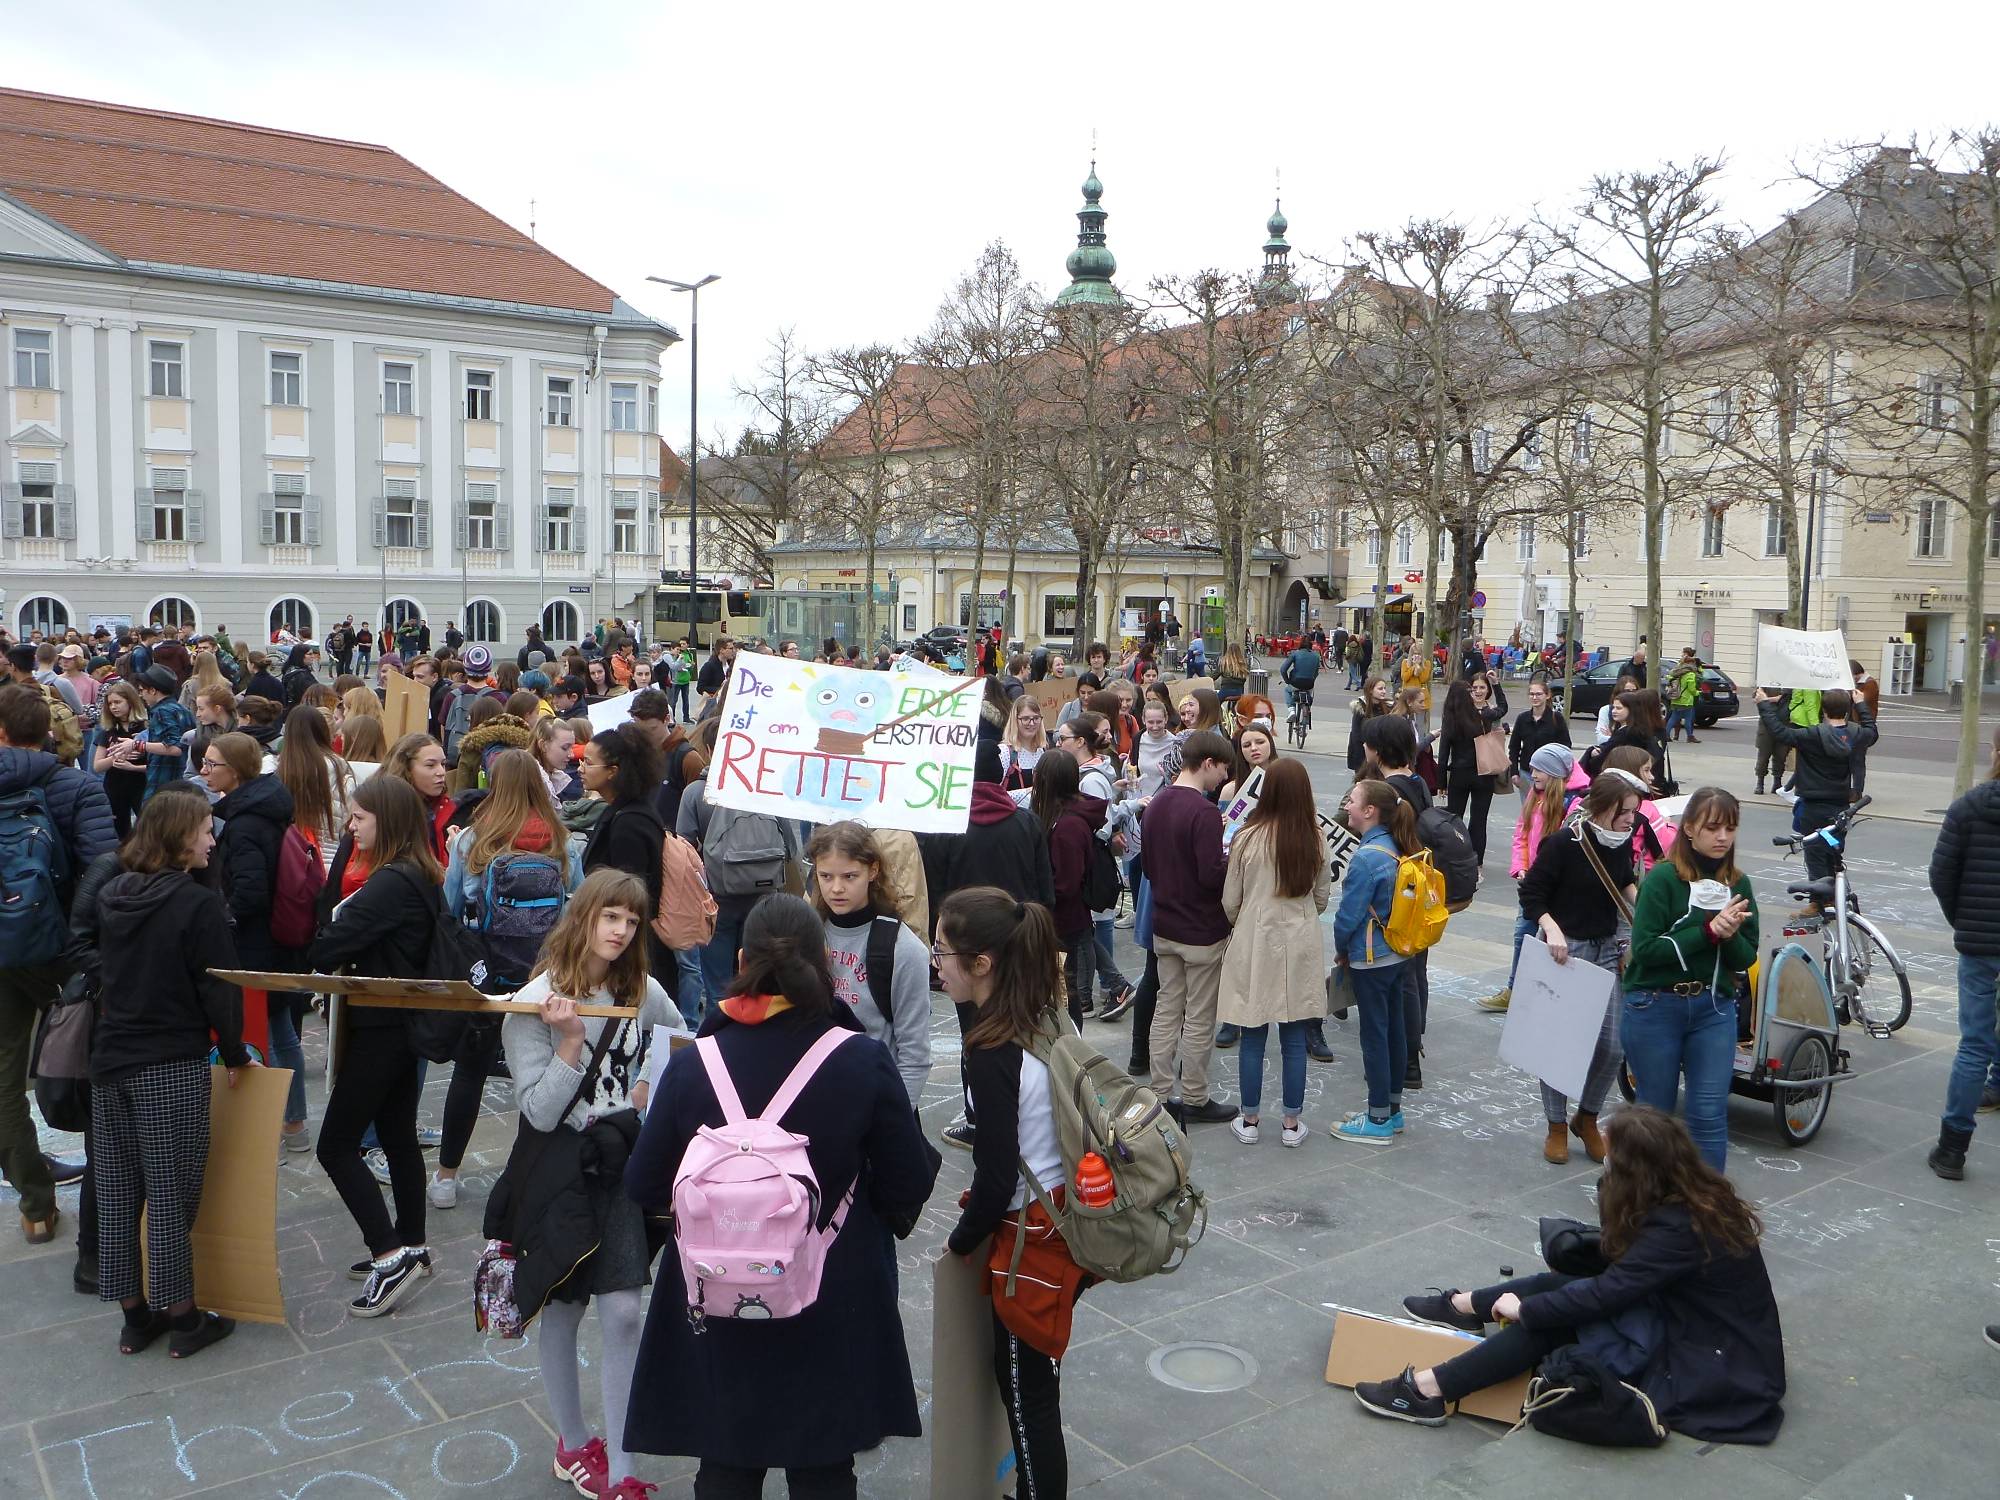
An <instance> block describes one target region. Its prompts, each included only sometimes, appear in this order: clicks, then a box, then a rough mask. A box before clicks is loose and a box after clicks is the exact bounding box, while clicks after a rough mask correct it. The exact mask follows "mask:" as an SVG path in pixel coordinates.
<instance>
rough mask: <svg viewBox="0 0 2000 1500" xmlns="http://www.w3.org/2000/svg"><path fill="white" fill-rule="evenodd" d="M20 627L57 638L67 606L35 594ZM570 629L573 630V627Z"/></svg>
mask: <svg viewBox="0 0 2000 1500" xmlns="http://www.w3.org/2000/svg"><path fill="white" fill-rule="evenodd" d="M564 607H565V608H567V606H564ZM569 617H570V619H572V620H574V619H575V618H576V611H575V610H573V609H572V610H570V612H569ZM20 625H21V630H20V634H21V639H22V640H26V639H27V638H28V636H29V635H30V634H31V633H32V632H34V631H37V630H39V631H40V632H41V633H42V634H43V635H45V636H59V635H61V634H62V633H63V632H64V631H65V630H67V629H69V606H68V605H67V604H65V603H63V602H62V600H60V599H55V598H51V597H50V596H49V595H47V594H36V595H35V596H34V597H33V598H31V599H25V600H23V601H22V602H21V614H20ZM570 628H571V629H575V626H573V625H572V626H571V627H570Z"/></svg>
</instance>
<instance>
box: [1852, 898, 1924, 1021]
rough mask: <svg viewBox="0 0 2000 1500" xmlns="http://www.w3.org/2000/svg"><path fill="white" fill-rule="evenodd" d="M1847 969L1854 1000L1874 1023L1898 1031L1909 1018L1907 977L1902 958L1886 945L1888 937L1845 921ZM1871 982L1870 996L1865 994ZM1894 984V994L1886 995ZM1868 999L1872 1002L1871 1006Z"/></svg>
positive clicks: (1869, 927) (1908, 983)
mask: <svg viewBox="0 0 2000 1500" xmlns="http://www.w3.org/2000/svg"><path fill="white" fill-rule="evenodd" d="M1847 970H1848V977H1849V978H1850V979H1851V980H1852V981H1853V984H1854V998H1855V1001H1856V1003H1858V1004H1859V1005H1860V1006H1861V1007H1862V1009H1864V1010H1865V1011H1866V1012H1867V1013H1868V1015H1869V1016H1870V1017H1871V1018H1873V1019H1874V1020H1877V1021H1880V1022H1881V1023H1882V1024H1883V1025H1885V1026H1887V1027H1888V1028H1889V1029H1890V1030H1891V1031H1900V1030H1902V1028H1903V1023H1904V1022H1906V1021H1908V1020H1909V1019H1910V1004H1911V1001H1910V976H1909V973H1908V971H1907V970H1906V969H1905V968H1904V967H1903V959H1902V955H1901V954H1899V953H1897V952H1896V950H1895V949H1894V948H1892V947H1890V946H1889V941H1888V939H1887V938H1885V937H1883V936H1882V934H1881V933H1879V932H1877V931H1876V930H1875V929H1874V927H1873V926H1864V925H1862V923H1861V922H1859V921H1856V920H1853V919H1851V918H1850V919H1849V920H1848V922H1847ZM1870 979H1873V980H1874V981H1875V989H1874V992H1873V994H1872V995H1864V994H1863V993H1862V991H1863V990H1864V989H1865V988H1866V987H1867V985H1868V982H1869V980H1870ZM1892 981H1893V985H1894V993H1893V994H1891V993H1889V991H1890V987H1891V982H1892ZM1871 1000H1872V1001H1873V1003H1872V1004H1871V1003H1870V1002H1871Z"/></svg>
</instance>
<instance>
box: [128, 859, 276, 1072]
mask: <svg viewBox="0 0 2000 1500" xmlns="http://www.w3.org/2000/svg"><path fill="white" fill-rule="evenodd" d="M97 941H98V953H99V970H98V972H99V976H100V979H101V981H102V983H101V989H100V998H99V1001H98V1012H97V1029H96V1031H95V1032H94V1033H93V1035H92V1037H91V1044H90V1077H91V1081H92V1082H93V1083H107V1082H111V1081H113V1080H115V1079H119V1078H123V1077H124V1076H126V1075H127V1074H129V1073H134V1072H137V1071H138V1070H139V1069H140V1068H144V1067H149V1066H151V1065H152V1064H154V1063H162V1062H177V1061H180V1060H181V1059H183V1058H190V1057H196V1058H199V1057H206V1056H208V1048H209V1032H210V1031H213V1032H214V1033H215V1039H216V1046H217V1048H218V1050H219V1051H220V1052H221V1054H222V1060H223V1062H224V1063H225V1064H227V1065H228V1066H230V1067H232V1068H240V1067H242V1066H243V1065H244V1064H245V1063H246V1062H247V1061H248V1060H249V1059H248V1054H247V1053H245V1051H244V1050H243V992H242V991H241V990H239V989H238V988H237V987H236V986H235V985H233V984H230V983H228V982H226V981H224V980H221V979H217V978H215V977H214V976H212V975H211V974H210V973H209V972H208V971H209V970H210V969H234V968H237V967H239V965H238V963H237V961H236V945H235V944H234V943H233V942H232V941H231V940H230V936H229V914H228V913H227V912H226V911H225V910H224V909H223V905H222V900H221V898H220V897H218V896H217V895H216V894H215V892H213V891H210V890H205V889H203V888H202V887H201V886H199V885H197V884H195V882H194V881H193V879H191V878H190V877H189V875H188V874H187V872H186V871H184V870H166V871H161V872H160V873H158V874H154V875H136V874H133V873H131V872H130V871H126V872H124V873H121V874H118V875H114V876H113V877H112V878H111V879H109V880H107V881H106V882H105V883H104V885H103V886H102V888H101V889H100V890H99V892H98V895H97Z"/></svg>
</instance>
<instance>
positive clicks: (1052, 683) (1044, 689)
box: [1028, 677, 1076, 724]
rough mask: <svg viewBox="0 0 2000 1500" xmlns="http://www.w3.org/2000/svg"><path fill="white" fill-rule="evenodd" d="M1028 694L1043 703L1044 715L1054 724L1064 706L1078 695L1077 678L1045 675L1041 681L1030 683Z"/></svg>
mask: <svg viewBox="0 0 2000 1500" xmlns="http://www.w3.org/2000/svg"><path fill="white" fill-rule="evenodd" d="M1028 696H1029V697H1030V698H1033V699H1034V700H1035V701H1036V702H1037V703H1039V704H1041V705H1042V717H1043V718H1044V719H1046V720H1047V721H1048V722H1049V723H1051V724H1053V723H1054V722H1055V718H1056V715H1057V714H1059V713H1061V712H1062V706H1063V705H1064V704H1065V703H1067V702H1069V701H1070V699H1072V698H1074V697H1075V696H1076V679H1075V678H1074V677H1044V678H1043V679H1042V680H1041V681H1040V682H1031V683H1029V684H1028Z"/></svg>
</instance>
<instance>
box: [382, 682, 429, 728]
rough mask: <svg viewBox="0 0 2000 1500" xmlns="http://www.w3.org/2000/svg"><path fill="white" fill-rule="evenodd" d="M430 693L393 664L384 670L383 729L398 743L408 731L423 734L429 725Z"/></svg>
mask: <svg viewBox="0 0 2000 1500" xmlns="http://www.w3.org/2000/svg"><path fill="white" fill-rule="evenodd" d="M430 722H431V695H430V693H429V692H428V691H427V690H426V689H425V687H424V685H423V684H422V683H420V682H413V681H411V680H410V679H409V678H407V677H405V676H404V675H403V674H402V673H401V672H398V671H397V670H396V669H395V668H393V667H391V668H390V669H389V670H388V671H387V672H385V673H383V674H382V732H383V733H384V734H385V735H387V736H388V739H389V743H390V744H392V745H393V744H395V743H396V741H397V740H400V739H401V738H402V737H403V736H404V735H406V734H422V733H423V732H424V731H425V730H426V729H428V728H429V727H430Z"/></svg>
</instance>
